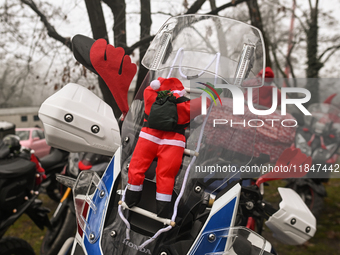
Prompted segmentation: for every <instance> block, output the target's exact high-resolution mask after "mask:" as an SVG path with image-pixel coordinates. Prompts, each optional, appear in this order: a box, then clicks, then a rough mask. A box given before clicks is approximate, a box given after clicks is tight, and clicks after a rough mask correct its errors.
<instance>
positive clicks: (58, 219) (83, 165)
mask: <svg viewBox="0 0 340 255" xmlns="http://www.w3.org/2000/svg"><path fill="white" fill-rule="evenodd" d="M109 161H110V158H109V157H107V156H102V155H97V154H93V153H70V155H69V159H68V164H67V165H66V166H65V169H64V171H63V172H64V175H65V176H68V177H73V178H77V176H78V174H79V173H80V172H81V171H85V170H92V171H94V172H96V173H98V175H99V176H102V174H103V173H104V171H105V169H106V167H107V165H108V162H109ZM50 222H51V228H50V229H48V230H47V231H46V234H45V236H44V239H43V240H42V243H41V247H40V254H41V255H54V254H55V255H56V254H58V252H59V250H60V248H61V247H62V246H63V244H64V243H65V241H66V240H67V239H68V238H70V237H73V236H74V234H75V232H76V229H77V225H76V215H75V209H74V204H73V196H72V192H71V189H70V188H67V189H66V191H65V193H64V195H63V197H62V198H61V200H60V203H59V205H58V207H57V209H56V210H55V212H54V214H53V216H52V218H51V219H50Z"/></svg>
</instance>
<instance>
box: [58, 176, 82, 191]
mask: <svg viewBox="0 0 340 255" xmlns="http://www.w3.org/2000/svg"><path fill="white" fill-rule="evenodd" d="M56 180H57V181H58V182H60V183H61V184H62V185H64V186H66V187H68V188H71V189H73V187H74V184H75V183H76V180H77V179H75V178H72V177H68V176H65V175H62V174H56Z"/></svg>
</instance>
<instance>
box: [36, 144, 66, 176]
mask: <svg viewBox="0 0 340 255" xmlns="http://www.w3.org/2000/svg"><path fill="white" fill-rule="evenodd" d="M67 155H68V152H67ZM65 156H66V152H65V151H62V150H59V149H55V148H53V149H52V152H51V153H50V154H48V155H47V156H45V157H43V158H41V159H40V164H41V166H42V167H43V168H44V169H45V171H46V170H47V169H49V168H51V167H53V166H55V165H56V164H59V163H60V162H62V161H64V158H65Z"/></svg>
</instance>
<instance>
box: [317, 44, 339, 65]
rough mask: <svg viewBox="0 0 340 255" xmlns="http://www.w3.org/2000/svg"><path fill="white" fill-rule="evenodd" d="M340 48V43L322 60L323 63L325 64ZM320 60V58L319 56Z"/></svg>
mask: <svg viewBox="0 0 340 255" xmlns="http://www.w3.org/2000/svg"><path fill="white" fill-rule="evenodd" d="M338 49H340V45H337V46H334V47H333V50H332V52H331V53H330V54H329V55H328V56H327V58H326V59H325V60H324V61H323V62H322V64H325V63H326V62H327V61H328V59H329V58H330V57H331V56H332V55H333V54H334V53H335V52H336V51H337V50H338ZM319 60H320V58H319Z"/></svg>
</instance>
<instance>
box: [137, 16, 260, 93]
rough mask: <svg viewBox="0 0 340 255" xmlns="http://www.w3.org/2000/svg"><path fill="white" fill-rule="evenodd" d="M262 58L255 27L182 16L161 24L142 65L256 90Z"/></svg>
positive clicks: (220, 20) (232, 21)
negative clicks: (177, 70)
mask: <svg viewBox="0 0 340 255" xmlns="http://www.w3.org/2000/svg"><path fill="white" fill-rule="evenodd" d="M264 55H265V50H264V43H263V38H262V34H261V32H260V31H259V30H258V29H257V28H255V27H253V26H249V25H248V24H245V23H243V22H239V21H236V20H232V19H228V18H222V17H218V16H210V15H185V16H178V17H172V18H170V19H169V20H167V22H165V24H164V25H163V26H162V27H161V29H160V30H159V31H158V33H157V34H156V36H155V38H154V40H153V41H152V43H151V45H150V46H149V48H148V50H147V52H146V54H145V56H144V58H143V60H142V64H143V65H144V66H145V67H146V68H148V69H149V70H153V71H156V70H157V71H163V72H164V73H168V72H169V69H171V68H181V69H183V71H185V72H186V75H188V76H191V77H196V78H197V75H199V74H200V72H201V71H202V70H204V72H205V73H210V74H211V75H213V76H215V75H216V76H217V77H218V78H220V79H222V80H223V81H224V82H225V83H227V84H233V85H236V86H244V87H260V86H262V85H263V79H264V72H263V74H262V75H261V76H259V77H257V75H258V73H259V72H260V71H261V70H262V69H264V68H265V62H264V59H265V57H264ZM212 63H214V64H212Z"/></svg>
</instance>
